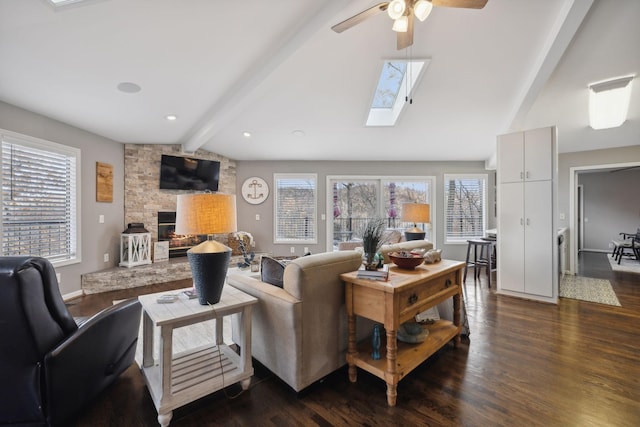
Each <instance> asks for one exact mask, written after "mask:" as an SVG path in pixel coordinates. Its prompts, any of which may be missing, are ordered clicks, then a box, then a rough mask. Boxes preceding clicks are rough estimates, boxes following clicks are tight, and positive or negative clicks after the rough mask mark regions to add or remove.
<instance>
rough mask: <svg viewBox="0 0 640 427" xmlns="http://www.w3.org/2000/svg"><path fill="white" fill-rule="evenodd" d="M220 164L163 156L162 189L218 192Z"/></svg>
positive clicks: (210, 161)
mask: <svg viewBox="0 0 640 427" xmlns="http://www.w3.org/2000/svg"><path fill="white" fill-rule="evenodd" d="M219 178H220V162H218V161H215V160H203V159H192V158H189V157H178V156H169V155H166V154H163V155H162V160H161V161H160V188H161V189H165V190H211V191H218V181H219Z"/></svg>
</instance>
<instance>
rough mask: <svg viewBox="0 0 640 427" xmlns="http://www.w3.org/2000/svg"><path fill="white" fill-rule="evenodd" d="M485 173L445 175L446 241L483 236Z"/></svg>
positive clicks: (464, 240)
mask: <svg viewBox="0 0 640 427" xmlns="http://www.w3.org/2000/svg"><path fill="white" fill-rule="evenodd" d="M486 183H487V175H467V174H463V175H445V176H444V186H445V188H444V194H445V196H444V197H445V228H446V229H445V243H462V242H464V243H466V241H467V239H475V238H480V237H483V236H484V234H485V229H486V227H487V215H486V204H487V203H486V197H487V195H486V193H487V191H486Z"/></svg>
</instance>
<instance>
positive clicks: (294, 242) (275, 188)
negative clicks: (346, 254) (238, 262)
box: [273, 173, 318, 245]
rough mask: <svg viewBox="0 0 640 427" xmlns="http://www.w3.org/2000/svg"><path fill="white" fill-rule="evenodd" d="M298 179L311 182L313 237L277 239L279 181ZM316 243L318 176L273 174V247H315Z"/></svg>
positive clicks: (308, 174)
mask: <svg viewBox="0 0 640 427" xmlns="http://www.w3.org/2000/svg"><path fill="white" fill-rule="evenodd" d="M284 179H290V180H294V179H299V180H310V181H313V206H312V209H313V213H314V215H313V221H312V225H311V230H312V232H313V237H312V238H309V239H305V238H302V239H279V238H278V221H279V218H278V198H279V195H278V193H279V185H278V181H279V180H284ZM317 243H318V174H316V173H274V174H273V244H274V245H304V244H309V245H315V244H317Z"/></svg>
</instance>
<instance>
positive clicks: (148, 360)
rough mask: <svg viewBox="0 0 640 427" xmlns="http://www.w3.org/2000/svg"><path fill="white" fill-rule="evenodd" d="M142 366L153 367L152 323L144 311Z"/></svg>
mask: <svg viewBox="0 0 640 427" xmlns="http://www.w3.org/2000/svg"><path fill="white" fill-rule="evenodd" d="M142 313H143V316H142V366H143V367H145V368H148V367H149V366H153V364H154V363H155V361H154V360H153V322H152V321H151V318H150V317H149V314H148V313H147V312H146V311H144V310H143V311H142Z"/></svg>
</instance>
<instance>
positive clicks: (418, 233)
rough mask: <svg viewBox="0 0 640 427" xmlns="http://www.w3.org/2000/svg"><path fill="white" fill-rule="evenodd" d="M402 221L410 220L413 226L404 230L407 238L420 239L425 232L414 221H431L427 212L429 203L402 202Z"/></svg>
mask: <svg viewBox="0 0 640 427" xmlns="http://www.w3.org/2000/svg"><path fill="white" fill-rule="evenodd" d="M402 221H403V222H412V223H413V228H410V229H408V230H406V231H405V232H404V236H405V238H406V239H407V240H422V239H424V236H425V234H426V233H425V232H424V231H423V230H422V229H420V228H418V226H417V225H416V223H419V222H420V223H423V224H425V223H428V222H429V221H431V218H430V214H429V205H428V204H426V203H403V204H402Z"/></svg>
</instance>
